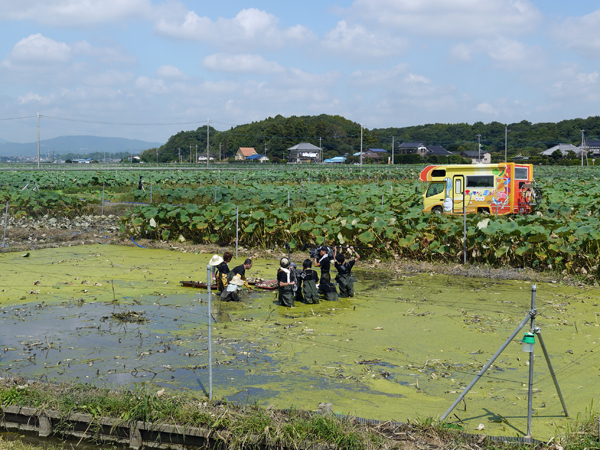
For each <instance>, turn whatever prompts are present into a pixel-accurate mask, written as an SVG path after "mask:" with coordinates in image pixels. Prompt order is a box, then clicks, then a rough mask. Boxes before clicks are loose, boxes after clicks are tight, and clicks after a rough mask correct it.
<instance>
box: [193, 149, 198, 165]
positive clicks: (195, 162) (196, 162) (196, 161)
mask: <svg viewBox="0 0 600 450" xmlns="http://www.w3.org/2000/svg"><path fill="white" fill-rule="evenodd" d="M194 164H198V144H196V160H195V161H194Z"/></svg>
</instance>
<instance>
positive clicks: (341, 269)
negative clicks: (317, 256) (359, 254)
mask: <svg viewBox="0 0 600 450" xmlns="http://www.w3.org/2000/svg"><path fill="white" fill-rule="evenodd" d="M355 262H356V260H355V259H351V260H350V261H346V262H345V263H343V264H340V263H338V262H337V261H336V262H335V268H336V270H337V271H338V273H339V274H340V275H346V274H347V275H350V272H351V271H352V267H353V266H354V263H355Z"/></svg>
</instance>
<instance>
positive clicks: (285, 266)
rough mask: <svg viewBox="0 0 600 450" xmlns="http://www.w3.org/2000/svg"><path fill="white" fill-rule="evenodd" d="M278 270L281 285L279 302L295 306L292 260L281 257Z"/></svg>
mask: <svg viewBox="0 0 600 450" xmlns="http://www.w3.org/2000/svg"><path fill="white" fill-rule="evenodd" d="M279 265H280V267H279V270H278V271H277V286H278V287H279V304H280V305H281V306H287V307H289V308H293V307H294V285H295V284H296V281H295V275H294V274H292V271H291V270H290V268H289V267H290V260H289V259H287V258H281V261H279Z"/></svg>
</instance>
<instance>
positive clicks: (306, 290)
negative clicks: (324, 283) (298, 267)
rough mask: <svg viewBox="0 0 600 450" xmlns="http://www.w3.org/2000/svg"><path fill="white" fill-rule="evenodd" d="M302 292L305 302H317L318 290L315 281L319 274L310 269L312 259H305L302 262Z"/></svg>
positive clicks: (317, 279)
mask: <svg viewBox="0 0 600 450" xmlns="http://www.w3.org/2000/svg"><path fill="white" fill-rule="evenodd" d="M300 277H301V278H302V293H303V294H304V302H305V303H307V304H313V303H319V291H318V289H317V283H318V282H319V275H318V274H317V271H316V270H313V269H312V261H311V260H310V259H305V260H304V262H303V263H302V273H301V275H300Z"/></svg>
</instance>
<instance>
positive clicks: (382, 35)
mask: <svg viewBox="0 0 600 450" xmlns="http://www.w3.org/2000/svg"><path fill="white" fill-rule="evenodd" d="M322 46H323V48H324V49H325V50H326V51H327V52H328V53H330V54H332V55H334V56H341V57H344V58H350V59H357V60H364V59H365V58H368V59H369V58H373V59H377V58H386V57H389V56H395V55H399V54H402V53H404V52H405V51H406V50H407V48H408V39H406V38H403V37H396V36H393V35H391V34H389V33H387V32H381V31H378V30H373V29H367V28H366V27H364V26H363V25H359V24H354V23H352V24H349V23H348V22H347V21H345V20H341V21H339V22H338V23H337V25H336V27H335V28H334V29H332V30H331V31H329V32H328V33H327V34H326V35H325V37H324V38H323V42H322Z"/></svg>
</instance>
